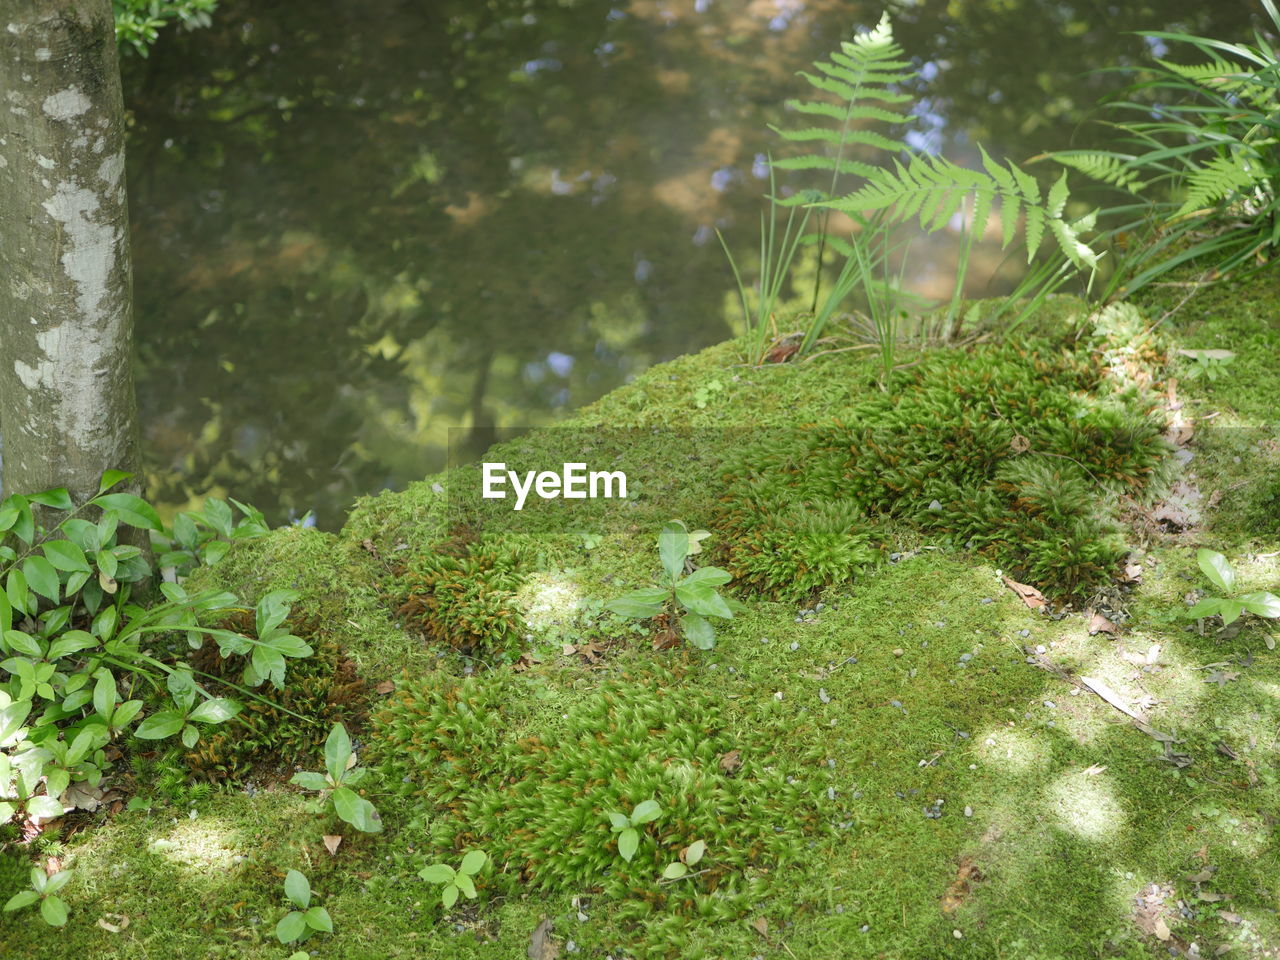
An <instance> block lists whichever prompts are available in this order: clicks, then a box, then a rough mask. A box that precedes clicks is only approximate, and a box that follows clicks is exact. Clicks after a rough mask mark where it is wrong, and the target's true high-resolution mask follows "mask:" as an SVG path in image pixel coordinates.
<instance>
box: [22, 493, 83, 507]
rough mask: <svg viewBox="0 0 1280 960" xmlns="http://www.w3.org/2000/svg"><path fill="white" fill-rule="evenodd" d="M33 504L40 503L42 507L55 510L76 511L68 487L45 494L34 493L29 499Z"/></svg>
mask: <svg viewBox="0 0 1280 960" xmlns="http://www.w3.org/2000/svg"><path fill="white" fill-rule="evenodd" d="M27 499H28V500H30V501H31V502H32V503H38V504H40V506H42V507H52V508H53V509H54V510H74V509H75V508H76V505H75V504H74V503H72V502H71V494H69V493H67V488H66V487H57V488H55V489H53V490H46V491H44V493H33V494H31V496H29V497H27Z"/></svg>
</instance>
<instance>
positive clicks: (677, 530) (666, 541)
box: [658, 520, 689, 581]
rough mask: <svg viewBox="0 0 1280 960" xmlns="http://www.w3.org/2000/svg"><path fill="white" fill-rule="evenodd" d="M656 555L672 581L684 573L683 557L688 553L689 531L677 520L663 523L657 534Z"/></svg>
mask: <svg viewBox="0 0 1280 960" xmlns="http://www.w3.org/2000/svg"><path fill="white" fill-rule="evenodd" d="M658 555H659V556H660V557H661V558H662V566H663V568H664V569H665V570H666V571H667V575H668V576H669V577H670V578H671V579H672V581H675V580H678V579H679V578H680V575H681V574H682V573H684V558H685V557H687V556H688V555H689V531H688V529H687V528H686V527H685V525H684V524H683V523H681V522H680V521H679V520H670V521H668V522H667V523H665V524H663V527H662V532H661V533H659V534H658Z"/></svg>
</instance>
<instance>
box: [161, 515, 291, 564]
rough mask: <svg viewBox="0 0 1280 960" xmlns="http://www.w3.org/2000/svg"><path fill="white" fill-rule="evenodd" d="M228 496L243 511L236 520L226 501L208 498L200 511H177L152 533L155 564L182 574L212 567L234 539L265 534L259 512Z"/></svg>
mask: <svg viewBox="0 0 1280 960" xmlns="http://www.w3.org/2000/svg"><path fill="white" fill-rule="evenodd" d="M229 499H231V503H232V504H235V507H236V509H237V510H239V511H240V513H241V514H243V516H242V517H241V518H240V520H239V521H237V520H236V519H235V514H234V513H233V512H232V509H231V505H230V504H228V503H227V501H226V500H220V499H219V498H217V497H208V498H207V499H206V500H205V502H204V509H203V510H194V511H189V512H183V513H179V514H178V515H177V516H176V517H174V518H173V526H172V527H171V528H169V529H166V530H162V531H158V532H153V533H152V534H151V545H152V547H153V548H154V550H155V552H156V566H158V567H159V568H160V569H161V570H165V569H172V570H173V571H174V572H175V573H176V574H177V576H178V577H185V576H186V575H187V574H189V573H190V572H191V571H192V570H194V569H195V568H196V567H198V566H200V565H201V564H204V565H205V566H208V567H211V566H213V565H214V564H215V563H217V562H218V561H219V560H221V559H222V558H223V557H225V556H226V555H227V551H228V550H230V549H231V544H232V542H233V541H236V540H246V539H252V538H254V537H262V536H266V534H267V533H268V532H269V530H270V528H269V527H268V526H267V521H266V518H265V517H263V515H262V512H261V511H260V510H257V509H256V508H254V507H251V506H249V505H248V504H244V503H241V502H240V501H239V500H236V499H234V498H229Z"/></svg>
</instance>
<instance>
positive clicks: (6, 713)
mask: <svg viewBox="0 0 1280 960" xmlns="http://www.w3.org/2000/svg"><path fill="white" fill-rule="evenodd" d="M30 713H31V701H30V700H15V701H14V702H13V703H11V704H9V705H8V706H4V707H0V747H4V746H7V745H8V741H9V739H10V738H12V737H13V736H15V735H16V734H17V732H18V731H19V730H20V729H21V728H22V724H23V722H24V721H26V719H27V715H28V714H30Z"/></svg>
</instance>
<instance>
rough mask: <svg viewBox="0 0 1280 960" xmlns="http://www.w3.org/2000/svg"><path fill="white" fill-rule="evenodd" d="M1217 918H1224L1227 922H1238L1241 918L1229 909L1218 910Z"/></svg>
mask: <svg viewBox="0 0 1280 960" xmlns="http://www.w3.org/2000/svg"><path fill="white" fill-rule="evenodd" d="M1218 919H1219V920H1225V921H1226V922H1227V923H1239V922H1240V921H1241V920H1242V919H1243V918H1242V917H1241V916H1240V914H1238V913H1232V912H1231V911H1230V910H1221V911H1219V912H1218Z"/></svg>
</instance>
